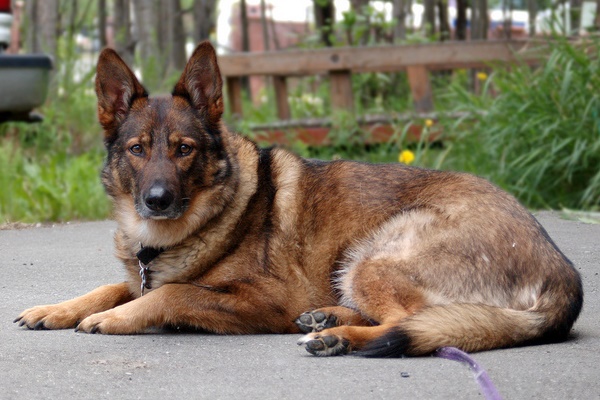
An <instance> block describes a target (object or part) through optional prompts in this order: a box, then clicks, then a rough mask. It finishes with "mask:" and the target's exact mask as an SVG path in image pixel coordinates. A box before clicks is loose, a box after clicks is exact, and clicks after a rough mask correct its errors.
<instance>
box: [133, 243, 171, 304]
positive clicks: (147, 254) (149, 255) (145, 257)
mask: <svg viewBox="0 0 600 400" xmlns="http://www.w3.org/2000/svg"><path fill="white" fill-rule="evenodd" d="M140 247H141V249H140V251H138V252H137V254H136V257H137V258H138V265H139V266H140V277H141V278H142V283H141V284H140V292H141V296H143V295H144V291H145V289H150V288H151V286H150V282H149V278H150V272H152V271H150V266H149V264H150V263H151V262H152V260H154V259H155V258H156V257H158V256H159V255H160V254H161V253H162V252H163V251H164V249H163V248H160V249H156V248H153V247H144V245H143V244H141V243H140Z"/></svg>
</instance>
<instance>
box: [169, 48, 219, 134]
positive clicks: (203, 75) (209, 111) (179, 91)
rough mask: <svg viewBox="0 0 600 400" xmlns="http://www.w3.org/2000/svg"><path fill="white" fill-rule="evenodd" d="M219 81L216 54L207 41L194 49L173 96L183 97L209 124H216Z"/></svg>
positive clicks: (217, 119)
mask: <svg viewBox="0 0 600 400" xmlns="http://www.w3.org/2000/svg"><path fill="white" fill-rule="evenodd" d="M222 88H223V79H222V78H221V71H219V66H218V65H217V54H216V52H215V49H214V47H213V46H212V45H211V44H210V42H208V41H204V42H202V43H200V44H199V45H198V47H196V50H194V53H193V54H192V56H191V57H190V59H189V61H188V63H187V65H186V66H185V70H184V71H183V74H181V78H179V82H177V84H176V85H175V88H174V89H173V96H181V97H184V98H186V99H187V100H188V101H189V102H190V104H191V105H192V107H194V108H196V109H197V110H199V111H201V112H202V114H203V115H204V116H205V117H206V118H207V121H208V122H209V123H211V124H216V123H218V122H219V120H220V119H221V115H222V114H223V95H222Z"/></svg>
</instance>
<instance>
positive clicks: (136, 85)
mask: <svg viewBox="0 0 600 400" xmlns="http://www.w3.org/2000/svg"><path fill="white" fill-rule="evenodd" d="M96 95H97V96H98V120H99V121H100V124H101V125H102V126H103V127H104V129H105V130H106V131H107V134H108V133H109V131H111V130H113V129H114V128H116V126H117V125H118V124H119V123H121V122H122V121H123V119H124V118H125V116H126V115H127V113H128V112H129V109H130V107H131V105H132V104H133V101H134V100H135V99H137V98H140V97H148V93H147V92H146V89H144V87H143V86H142V85H141V84H140V82H139V81H138V80H137V78H136V77H135V75H134V74H133V72H132V71H131V69H129V67H128V66H127V64H125V62H124V61H123V60H122V59H121V57H119V55H118V54H117V52H116V51H114V50H113V49H104V50H103V51H102V53H100V57H99V58H98V66H97V68H96Z"/></svg>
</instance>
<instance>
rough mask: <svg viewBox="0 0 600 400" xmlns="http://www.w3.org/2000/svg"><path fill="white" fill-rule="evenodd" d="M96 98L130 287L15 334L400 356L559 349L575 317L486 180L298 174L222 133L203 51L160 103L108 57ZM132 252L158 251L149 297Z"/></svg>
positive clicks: (561, 287)
mask: <svg viewBox="0 0 600 400" xmlns="http://www.w3.org/2000/svg"><path fill="white" fill-rule="evenodd" d="M96 92H97V94H98V116H99V120H100V123H101V124H102V126H103V127H104V130H105V137H104V140H105V144H106V148H107V150H108V158H107V161H106V165H105V167H104V170H103V172H102V179H103V183H104V185H105V187H106V190H107V192H108V194H109V195H110V196H111V197H112V199H113V201H114V210H115V218H116V220H117V222H118V231H117V233H116V235H115V243H116V253H117V257H118V258H119V259H121V261H122V262H123V264H124V265H125V267H126V268H127V271H128V275H129V279H128V280H127V281H126V282H124V283H120V284H115V285H107V286H102V287H99V288H98V289H96V290H94V291H92V292H90V293H88V294H86V295H83V296H81V297H78V298H76V299H73V300H69V301H66V302H64V303H60V304H56V305H48V306H39V307H34V308H31V309H29V310H26V311H24V312H23V313H22V314H21V315H20V316H19V317H18V318H17V321H19V322H20V324H21V325H25V326H27V327H29V328H31V329H42V328H45V329H61V328H71V327H77V330H78V331H80V332H90V333H105V334H133V333H141V332H144V331H146V330H147V329H148V328H151V327H164V326H170V325H186V326H191V327H195V328H199V329H203V330H208V331H211V332H215V333H228V334H244V333H297V332H304V333H306V335H305V336H304V337H303V338H302V339H301V340H300V343H301V344H303V345H305V346H306V349H307V350H308V351H309V352H311V353H313V354H316V355H336V354H344V353H348V352H353V351H358V352H359V354H364V355H370V356H399V355H421V354H427V353H430V352H433V351H434V350H435V349H437V348H439V347H442V346H457V347H460V348H461V349H463V350H466V351H479V350H488V349H493V348H500V347H508V346H515V345H521V344H527V343H530V342H537V341H559V340H564V339H565V338H566V337H567V335H568V334H569V331H570V329H571V327H572V325H573V323H574V322H575V320H576V319H577V317H578V315H579V312H580V309H581V306H582V302H583V293H582V287H581V280H580V277H579V275H578V273H577V272H576V271H575V269H574V268H573V266H572V265H571V262H570V261H569V260H568V259H567V258H566V257H565V256H564V255H563V254H562V253H561V252H560V250H559V249H558V248H557V247H556V246H555V244H554V243H553V242H552V241H551V239H550V238H549V237H548V235H547V233H546V232H545V231H544V229H543V228H542V226H541V225H540V224H539V223H538V222H537V221H536V220H535V218H534V217H533V216H532V215H531V214H530V213H528V212H527V211H526V210H525V209H524V208H523V207H522V206H521V205H519V204H518V202H517V201H516V200H515V199H514V198H513V197H511V196H510V195H508V194H507V193H505V192H503V191H501V190H499V189H498V188H496V187H495V186H493V185H491V184H490V183H488V182H486V181H485V180H482V179H480V178H477V177H474V176H472V175H468V174H461V173H451V172H439V171H432V170H425V169H419V168H410V167H407V166H403V165H400V164H395V165H370V164H363V163H356V162H349V161H334V162H322V161H316V160H306V159H302V158H300V157H297V156H296V155H293V154H291V153H289V152H287V151H285V150H282V149H278V148H272V149H259V148H258V147H257V146H256V145H255V144H254V143H252V142H250V141H249V140H246V139H244V138H242V137H240V136H237V135H234V134H232V133H230V132H229V131H228V130H227V128H226V127H225V126H224V125H223V123H222V121H221V115H222V113H223V100H222V80H221V76H220V73H219V68H218V66H217V61H216V55H215V52H214V49H213V48H212V46H211V45H210V44H209V43H202V44H200V45H199V46H198V48H197V49H196V51H195V52H194V54H193V55H192V57H191V59H190V61H189V62H188V64H187V66H186V68H185V71H184V72H183V74H182V76H181V79H180V80H179V82H178V83H177V85H176V86H175V88H174V90H173V94H172V96H166V97H149V96H148V94H147V93H146V91H145V89H144V88H143V87H142V86H141V84H140V83H139V82H138V80H137V79H136V78H135V76H134V75H133V73H132V72H131V70H130V69H129V68H128V67H127V66H126V65H125V64H124V63H123V61H122V60H121V59H120V58H119V57H118V56H117V54H116V53H115V52H114V51H112V50H105V51H103V52H102V54H101V56H100V59H99V61H98V73H97V78H96ZM140 244H142V245H143V246H146V247H151V248H156V249H158V248H162V249H164V251H163V252H162V253H161V254H160V255H159V256H158V257H157V258H156V259H154V260H153V261H151V262H150V263H149V267H150V271H151V272H150V274H149V282H148V283H149V284H148V286H149V289H147V290H146V293H145V295H143V296H141V292H140V279H141V278H140V276H139V275H138V272H139V266H138V259H137V258H136V253H137V252H138V251H139V250H140Z"/></svg>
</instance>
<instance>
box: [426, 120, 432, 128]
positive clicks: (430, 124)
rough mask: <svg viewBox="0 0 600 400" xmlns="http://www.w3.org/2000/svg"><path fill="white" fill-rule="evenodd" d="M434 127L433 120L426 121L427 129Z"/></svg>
mask: <svg viewBox="0 0 600 400" xmlns="http://www.w3.org/2000/svg"><path fill="white" fill-rule="evenodd" d="M432 126H433V120H431V119H426V120H425V127H427V128H431V127H432Z"/></svg>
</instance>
